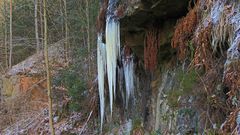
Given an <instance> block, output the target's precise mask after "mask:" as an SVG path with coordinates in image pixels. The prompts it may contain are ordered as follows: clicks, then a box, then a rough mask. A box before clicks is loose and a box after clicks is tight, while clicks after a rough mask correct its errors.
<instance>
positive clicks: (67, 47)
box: [63, 0, 69, 63]
mask: <svg viewBox="0 0 240 135" xmlns="http://www.w3.org/2000/svg"><path fill="white" fill-rule="evenodd" d="M63 2H64V23H65V52H66V53H65V58H66V62H67V63H68V53H69V43H68V16H67V0H63Z"/></svg>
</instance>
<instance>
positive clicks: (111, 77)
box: [97, 0, 134, 129]
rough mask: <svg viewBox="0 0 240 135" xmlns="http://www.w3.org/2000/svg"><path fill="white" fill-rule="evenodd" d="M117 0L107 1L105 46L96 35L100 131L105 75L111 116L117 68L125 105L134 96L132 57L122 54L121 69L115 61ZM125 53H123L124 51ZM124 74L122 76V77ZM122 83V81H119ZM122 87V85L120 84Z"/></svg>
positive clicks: (117, 47) (103, 108) (118, 56)
mask: <svg viewBox="0 0 240 135" xmlns="http://www.w3.org/2000/svg"><path fill="white" fill-rule="evenodd" d="M117 1H118V0H109V4H108V9H107V15H106V18H107V19H106V31H105V37H106V44H104V43H103V40H102V38H103V35H102V34H101V33H99V34H98V42H97V43H98V44H97V46H98V47H97V51H98V52H97V55H98V58H97V60H98V89H99V98H100V116H101V129H102V125H103V120H104V112H105V95H104V90H105V89H104V88H105V87H104V77H105V74H106V73H107V78H108V86H109V100H110V112H111V116H112V110H113V100H114V97H115V96H116V85H117V80H116V78H117V68H118V69H119V70H118V74H119V75H120V74H121V76H118V77H120V78H124V80H125V85H126V97H125V98H124V100H125V101H126V103H125V104H126V105H127V104H128V100H129V98H130V97H131V96H132V95H133V94H134V93H133V89H134V84H133V81H134V80H133V79H134V78H133V73H134V70H133V58H132V55H131V54H130V55H126V54H122V55H123V56H127V57H125V58H124V59H123V60H122V62H123V68H122V67H118V66H117V60H118V59H119V58H120V22H119V20H118V17H116V15H115V7H116V3H117ZM129 49H130V48H129ZM124 52H125V51H124ZM123 73H124V75H123ZM121 81H123V79H122V80H121ZM120 85H122V83H121V84H120ZM122 88H123V87H119V89H120V90H121V92H120V93H121V95H122V97H124V96H125V95H124V91H122Z"/></svg>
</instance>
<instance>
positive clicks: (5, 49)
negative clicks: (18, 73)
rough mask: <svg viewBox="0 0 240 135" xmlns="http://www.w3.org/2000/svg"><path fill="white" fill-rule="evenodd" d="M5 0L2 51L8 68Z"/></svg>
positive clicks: (5, 3) (5, 5)
mask: <svg viewBox="0 0 240 135" xmlns="http://www.w3.org/2000/svg"><path fill="white" fill-rule="evenodd" d="M6 7H7V2H6V0H4V51H5V52H4V53H5V67H6V68H8V46H7V16H6V15H7V9H6Z"/></svg>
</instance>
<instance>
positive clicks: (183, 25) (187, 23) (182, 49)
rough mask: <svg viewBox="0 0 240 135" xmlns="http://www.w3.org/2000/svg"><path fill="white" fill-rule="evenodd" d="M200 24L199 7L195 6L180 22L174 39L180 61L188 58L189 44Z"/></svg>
mask: <svg viewBox="0 0 240 135" xmlns="http://www.w3.org/2000/svg"><path fill="white" fill-rule="evenodd" d="M197 23H198V17H197V6H195V7H194V8H193V9H192V10H190V11H189V13H188V14H187V15H186V17H184V18H182V19H181V20H179V21H178V23H177V25H176V29H175V32H174V35H173V38H172V43H171V45H172V47H173V48H177V55H178V58H179V60H184V59H185V58H186V56H187V50H188V46H187V42H188V41H189V39H191V38H192V36H193V33H194V31H195V29H196V26H197Z"/></svg>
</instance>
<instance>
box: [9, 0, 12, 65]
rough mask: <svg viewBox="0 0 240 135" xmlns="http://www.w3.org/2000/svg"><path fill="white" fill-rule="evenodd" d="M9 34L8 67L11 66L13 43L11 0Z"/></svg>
mask: <svg viewBox="0 0 240 135" xmlns="http://www.w3.org/2000/svg"><path fill="white" fill-rule="evenodd" d="M9 9H10V16H9V17H10V26H9V28H10V31H9V32H10V36H9V49H10V50H9V51H10V52H9V68H11V67H12V50H13V44H12V0H10V8H9Z"/></svg>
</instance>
